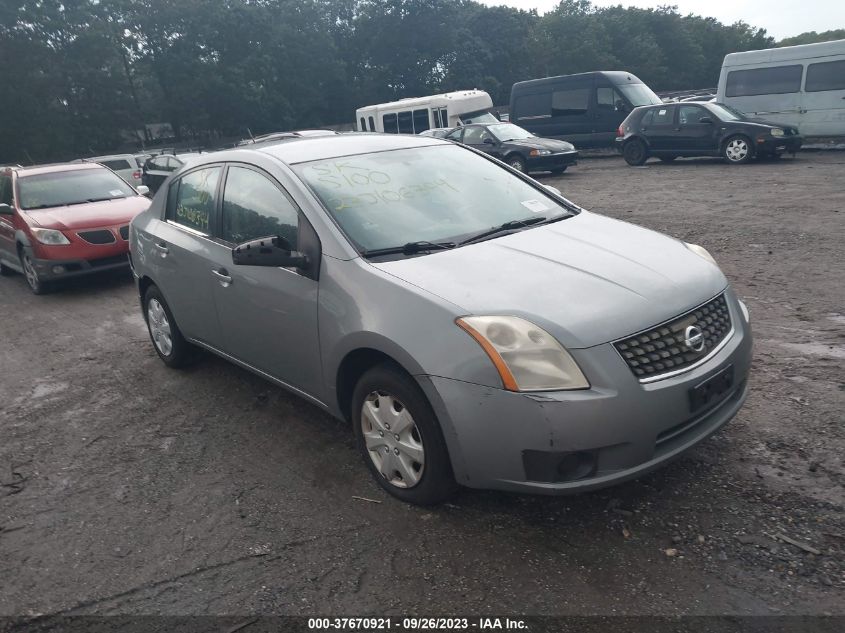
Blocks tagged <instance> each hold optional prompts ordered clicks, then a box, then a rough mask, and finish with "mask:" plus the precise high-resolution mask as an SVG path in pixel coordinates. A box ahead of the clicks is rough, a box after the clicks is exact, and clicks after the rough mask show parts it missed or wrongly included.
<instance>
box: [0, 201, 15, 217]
mask: <svg viewBox="0 0 845 633" xmlns="http://www.w3.org/2000/svg"><path fill="white" fill-rule="evenodd" d="M0 215H15V210H14V209H13V208H12V207H11V205H8V204H6V203H5V202H3V203H2V204H0Z"/></svg>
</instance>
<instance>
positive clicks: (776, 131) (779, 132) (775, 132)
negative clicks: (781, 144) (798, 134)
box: [769, 127, 783, 136]
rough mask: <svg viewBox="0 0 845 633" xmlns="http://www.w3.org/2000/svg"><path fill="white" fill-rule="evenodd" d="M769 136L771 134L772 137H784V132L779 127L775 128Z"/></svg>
mask: <svg viewBox="0 0 845 633" xmlns="http://www.w3.org/2000/svg"><path fill="white" fill-rule="evenodd" d="M769 134H771V135H772V136H783V130H782V129H780V128H779V127H773V128H772V130H771V132H769Z"/></svg>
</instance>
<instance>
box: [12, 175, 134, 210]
mask: <svg viewBox="0 0 845 633" xmlns="http://www.w3.org/2000/svg"><path fill="white" fill-rule="evenodd" d="M18 193H19V196H20V204H21V208H22V209H46V208H49V207H62V206H71V205H76V204H84V203H86V202H100V201H102V200H113V199H116V198H126V197H128V196H134V195H135V190H134V189H132V187H130V186H129V185H127V184H126V182H125V181H124V180H123V179H122V178H121V177H120V176H116V175H115V174H113V173H112V172H110V171H108V170H107V169H100V168H97V169H79V170H75V171H57V172H53V173H49V174H37V175H32V176H22V177H19V178H18Z"/></svg>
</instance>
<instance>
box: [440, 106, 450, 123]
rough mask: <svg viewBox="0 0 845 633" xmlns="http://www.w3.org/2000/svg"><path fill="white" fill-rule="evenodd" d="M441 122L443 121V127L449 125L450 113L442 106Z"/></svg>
mask: <svg viewBox="0 0 845 633" xmlns="http://www.w3.org/2000/svg"><path fill="white" fill-rule="evenodd" d="M440 123H442V124H443V125H442V127H449V113H448V112H447V111H446V108H440Z"/></svg>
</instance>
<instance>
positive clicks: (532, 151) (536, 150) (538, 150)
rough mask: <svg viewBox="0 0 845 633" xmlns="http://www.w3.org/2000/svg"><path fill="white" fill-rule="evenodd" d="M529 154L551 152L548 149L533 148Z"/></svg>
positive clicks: (545, 154) (539, 154) (542, 154)
mask: <svg viewBox="0 0 845 633" xmlns="http://www.w3.org/2000/svg"><path fill="white" fill-rule="evenodd" d="M529 154H531V156H548V155H549V154H551V152H550V151H549V150H547V149H532V150H531V151H530V152H529Z"/></svg>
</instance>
